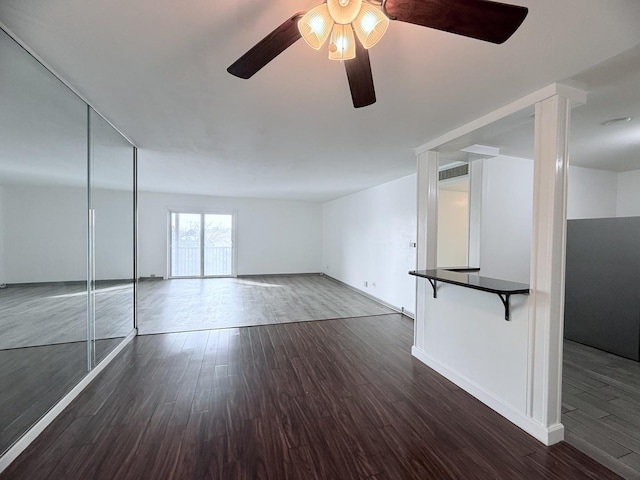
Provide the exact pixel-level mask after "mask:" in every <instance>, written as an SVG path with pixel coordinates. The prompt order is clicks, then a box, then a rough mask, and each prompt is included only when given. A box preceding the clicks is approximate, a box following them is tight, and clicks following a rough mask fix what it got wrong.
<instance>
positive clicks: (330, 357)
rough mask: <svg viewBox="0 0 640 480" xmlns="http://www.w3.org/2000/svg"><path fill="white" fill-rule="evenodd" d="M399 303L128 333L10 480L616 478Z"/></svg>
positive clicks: (7, 475) (1, 478)
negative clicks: (427, 337)
mask: <svg viewBox="0 0 640 480" xmlns="http://www.w3.org/2000/svg"><path fill="white" fill-rule="evenodd" d="M412 336H413V325H412V322H411V321H410V320H409V319H407V318H406V317H402V316H401V315H398V314H391V315H382V316H374V317H361V318H352V319H340V320H327V321H316V322H301V323H288V324H277V325H269V326H256V327H248V328H232V329H220V330H212V331H198V332H188V333H173V334H164V335H147V336H141V337H137V338H136V339H135V340H134V342H133V343H132V344H130V345H128V346H127V347H126V349H125V350H124V351H123V353H122V354H121V355H119V356H118V357H117V358H116V359H115V360H114V362H113V363H112V364H111V365H109V366H108V368H107V369H105V371H104V372H103V373H102V374H101V375H100V376H99V378H97V379H96V380H95V381H94V382H93V383H92V384H91V385H90V386H89V387H88V389H87V390H85V391H84V392H83V393H82V394H81V395H80V396H79V397H78V398H77V399H76V401H74V402H73V403H72V405H71V406H70V407H69V408H68V409H67V410H65V412H64V413H63V414H62V416H61V417H59V418H58V419H57V420H56V421H55V422H54V423H53V424H52V425H51V426H50V427H49V428H48V429H47V430H45V432H44V433H43V434H42V435H41V436H40V437H39V438H38V439H37V440H36V441H35V442H34V443H33V444H32V445H31V446H30V447H29V448H28V449H27V450H26V451H25V453H24V454H23V455H22V456H20V457H19V458H18V459H17V460H16V461H15V462H14V463H13V464H12V465H11V466H10V467H9V468H8V469H7V470H5V472H4V473H3V474H1V475H0V480H9V479H27V478H28V479H30V480H38V479H58V478H60V479H67V478H69V479H76V478H78V479H89V478H90V479H136V480H138V479H154V480H157V479H224V480H232V479H241V478H242V479H305V480H307V479H340V480H348V479H359V478H369V479H378V480H379V479H394V480H397V479H438V480H441V479H465V480H466V479H483V480H485V479H496V478H500V479H527V480H531V479H542V478H544V479H562V480H566V479H594V480H595V479H598V480H602V479H613V478H619V477H617V476H616V475H615V474H613V473H612V472H610V471H609V470H607V469H605V468H604V467H602V466H601V465H599V464H598V463H596V462H594V461H593V460H591V459H589V458H588V457H586V456H585V455H584V454H582V453H580V452H579V451H577V450H576V449H575V448H573V447H571V446H570V445H568V444H566V443H561V444H559V445H556V446H554V447H551V448H546V447H544V446H542V445H541V444H540V443H539V442H537V441H536V440H534V439H533V438H532V437H530V436H529V435H527V434H526V433H524V432H522V431H521V430H520V429H518V428H517V427H515V426H514V425H513V424H511V423H510V422H508V421H507V420H505V419H504V418H502V417H501V416H499V415H498V414H496V413H495V412H493V411H492V410H490V409H489V408H487V407H486V406H484V405H483V404H481V403H480V402H479V401H477V400H476V399H474V398H473V397H471V396H470V395H468V394H467V393H465V392H464V391H462V390H460V389H459V388H457V387H456V386H455V385H453V384H451V383H450V382H448V381H447V380H445V379H444V378H443V377H441V376H439V375H438V374H436V373H435V372H433V371H432V370H431V369H429V368H428V367H427V366H425V365H424V364H422V363H420V362H419V361H418V360H416V359H414V358H413V357H411V355H410V353H409V352H410V346H411V344H412Z"/></svg>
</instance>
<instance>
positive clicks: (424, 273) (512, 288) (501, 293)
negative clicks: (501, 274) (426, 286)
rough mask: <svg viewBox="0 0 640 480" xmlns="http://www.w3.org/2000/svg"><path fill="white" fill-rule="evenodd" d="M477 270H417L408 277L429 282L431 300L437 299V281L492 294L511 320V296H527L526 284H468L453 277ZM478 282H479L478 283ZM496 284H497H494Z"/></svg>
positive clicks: (488, 280)
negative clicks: (413, 276)
mask: <svg viewBox="0 0 640 480" xmlns="http://www.w3.org/2000/svg"><path fill="white" fill-rule="evenodd" d="M478 270H479V269H477V268H464V269H462V268H456V269H450V270H447V269H440V270H419V271H411V272H409V274H410V275H415V276H416V277H421V278H426V279H427V280H429V283H430V284H431V287H432V288H433V298H438V281H441V282H444V283H450V284H452V285H459V286H461V287H466V288H471V289H473V290H480V291H483V292H488V293H494V294H496V295H498V297H499V298H500V301H501V302H502V305H503V306H504V319H505V320H507V321H509V320H510V319H511V295H529V286H528V285H526V284H521V283H515V282H509V281H505V280H496V279H493V278H486V277H476V280H475V281H474V282H470V281H469V280H468V277H466V276H464V277H460V276H455V275H457V274H459V273H463V272H468V271H469V272H472V271H478ZM478 280H479V281H478ZM496 282H497V284H496Z"/></svg>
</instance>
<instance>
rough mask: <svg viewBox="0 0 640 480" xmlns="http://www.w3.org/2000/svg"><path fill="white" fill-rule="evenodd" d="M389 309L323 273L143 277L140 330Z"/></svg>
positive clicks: (258, 322)
mask: <svg viewBox="0 0 640 480" xmlns="http://www.w3.org/2000/svg"><path fill="white" fill-rule="evenodd" d="M386 313H393V310H391V309H389V308H387V307H385V306H383V305H381V304H379V303H377V302H374V301H373V300H371V299H369V298H367V297H365V296H364V295H362V294H360V293H358V292H356V291H354V290H351V289H349V288H346V287H345V286H344V285H342V284H340V283H338V282H336V281H334V280H332V279H330V278H328V277H326V276H324V275H264V276H251V277H239V278H207V279H186V278H184V279H183V278H181V279H174V280H156V281H142V282H140V285H139V288H138V330H139V332H140V333H141V334H148V333H167V332H184V331H188V330H208V329H214V328H228V327H246V326H252V325H272V324H276V323H287V322H301V321H309V320H323V319H327V318H349V317H357V316H366V315H381V314H386Z"/></svg>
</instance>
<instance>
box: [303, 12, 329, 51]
mask: <svg viewBox="0 0 640 480" xmlns="http://www.w3.org/2000/svg"><path fill="white" fill-rule="evenodd" d="M332 26H333V19H332V18H331V15H329V8H328V7H327V4H326V3H323V4H322V5H318V6H317V7H315V8H312V9H311V10H309V11H308V12H307V13H305V14H304V15H303V16H302V18H301V19H300V21H299V22H298V30H299V31H300V35H302V38H304V41H305V42H307V43H308V44H309V46H310V47H311V48H314V49H316V50H318V49H319V48H320V47H322V45H323V44H324V42H325V41H326V40H327V38H328V37H329V34H330V33H331V27H332Z"/></svg>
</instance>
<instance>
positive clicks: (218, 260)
mask: <svg viewBox="0 0 640 480" xmlns="http://www.w3.org/2000/svg"><path fill="white" fill-rule="evenodd" d="M169 238H170V242H169V243H170V245H169V266H170V269H169V277H170V278H204V277H234V276H235V275H236V268H235V263H236V262H235V243H236V242H235V218H234V215H233V214H224V213H185V212H171V219H170V224H169Z"/></svg>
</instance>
